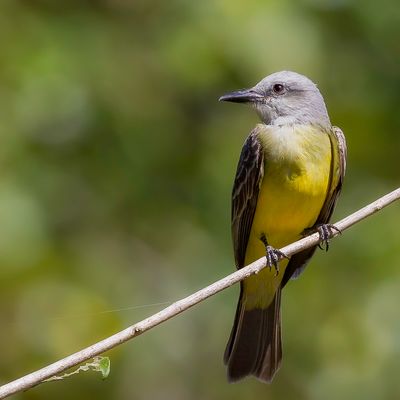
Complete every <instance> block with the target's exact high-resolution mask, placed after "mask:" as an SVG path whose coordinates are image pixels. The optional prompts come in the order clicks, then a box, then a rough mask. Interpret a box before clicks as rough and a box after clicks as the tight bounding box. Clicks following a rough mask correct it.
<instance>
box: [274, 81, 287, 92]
mask: <svg viewBox="0 0 400 400" xmlns="http://www.w3.org/2000/svg"><path fill="white" fill-rule="evenodd" d="M272 90H273V91H274V93H275V94H282V93H283V92H284V91H285V86H283V85H282V84H281V83H275V85H274V86H272Z"/></svg>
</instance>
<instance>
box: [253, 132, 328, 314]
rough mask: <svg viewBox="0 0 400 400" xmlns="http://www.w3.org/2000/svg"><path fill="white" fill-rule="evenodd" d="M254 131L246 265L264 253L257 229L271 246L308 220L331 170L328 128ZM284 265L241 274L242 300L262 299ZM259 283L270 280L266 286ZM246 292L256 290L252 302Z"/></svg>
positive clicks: (281, 243) (281, 242) (311, 219)
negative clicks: (255, 181)
mask: <svg viewBox="0 0 400 400" xmlns="http://www.w3.org/2000/svg"><path fill="white" fill-rule="evenodd" d="M259 131H260V133H259V139H260V141H261V143H262V145H263V148H264V158H265V165H264V178H263V181H262V183H261V187H260V192H259V197H258V202H257V208H256V212H255V216H254V220H253V224H252V229H251V233H250V237H249V242H248V246H247V250H246V265H247V264H249V263H251V262H253V261H254V260H256V259H258V258H260V257H262V256H264V255H265V247H264V245H263V243H262V242H261V241H260V236H261V235H262V234H265V236H266V238H267V240H268V243H269V244H270V245H271V246H273V247H275V248H281V247H283V246H285V245H287V244H289V243H291V242H293V241H295V240H297V239H299V238H300V237H301V233H302V232H303V231H304V229H306V228H309V227H311V226H313V225H314V223H315V221H316V219H317V217H318V215H319V213H320V211H321V208H322V206H323V204H324V201H325V198H326V195H327V191H328V190H329V179H330V170H331V158H332V149H331V142H330V139H329V135H328V133H327V132H325V131H322V130H320V128H317V127H314V126H292V127H272V126H263V127H262V128H261V129H260V130H259ZM286 265H287V261H285V262H281V264H280V270H281V272H280V274H279V275H278V276H277V277H275V271H271V272H269V270H268V269H265V270H263V271H262V272H261V274H259V275H258V276H256V277H254V278H250V279H247V280H246V281H245V287H246V289H247V290H246V292H247V294H248V296H247V297H248V301H249V302H250V303H254V301H256V302H262V304H268V303H269V301H271V300H272V298H271V296H273V294H274V293H275V290H276V288H277V286H278V285H279V283H280V280H281V279H282V276H283V272H284V269H285V267H286ZM260 275H261V276H260ZM265 285H267V286H271V287H270V288H269V290H266V289H268V288H266V287H265ZM261 286H262V287H261ZM261 291H262V292H264V294H263V296H262V297H260V292H261ZM252 292H254V294H255V295H256V296H255V297H254V301H253V302H252V301H251V293H252ZM253 306H254V304H252V305H251V307H253Z"/></svg>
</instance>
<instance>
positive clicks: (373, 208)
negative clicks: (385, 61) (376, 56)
mask: <svg viewBox="0 0 400 400" xmlns="http://www.w3.org/2000/svg"><path fill="white" fill-rule="evenodd" d="M399 199H400V188H398V189H396V190H394V191H393V192H391V193H388V194H387V195H385V196H383V197H381V198H379V199H378V200H376V201H374V202H373V203H371V204H369V205H367V206H365V207H364V208H362V209H360V210H359V211H356V212H355V213H353V214H351V215H349V216H348V217H346V218H344V219H342V220H341V221H339V222H337V223H335V224H334V225H335V226H336V227H337V228H338V230H339V231H340V232H343V231H344V230H346V229H347V228H349V227H350V226H352V225H354V224H356V223H357V222H359V221H361V220H363V219H364V218H367V217H369V216H370V215H372V214H375V213H376V212H377V211H379V210H381V209H382V208H384V207H386V206H388V205H389V204H391V203H393V202H394V201H396V200H399ZM338 234H339V232H334V236H337V235H338ZM319 242H320V237H319V234H318V233H314V234H312V235H309V236H307V237H305V238H303V239H300V240H298V241H297V242H294V243H292V244H289V245H288V246H285V247H283V248H282V249H280V250H281V251H282V252H283V253H284V254H286V255H287V256H292V255H293V254H295V253H298V252H299V251H301V250H304V249H307V248H309V247H312V246H315V245H316V244H318V243H319ZM264 267H265V257H262V258H260V259H259V260H257V261H254V262H253V263H251V264H250V265H248V266H246V267H244V268H242V269H240V270H238V271H236V272H234V273H232V274H230V275H228V276H226V277H225V278H222V279H220V280H219V281H217V282H215V283H213V284H211V285H209V286H207V287H205V288H203V289H201V290H199V291H197V292H196V293H193V294H191V295H190V296H188V297H185V298H184V299H182V300H178V301H177V302H175V303H173V304H171V305H170V306H169V307H166V308H164V309H163V310H161V311H160V312H158V313H156V314H154V315H152V316H150V317H148V318H146V319H144V320H142V321H140V322H138V323H136V324H135V325H132V326H130V327H129V328H126V329H124V330H123V331H120V332H118V333H116V334H114V335H112V336H110V337H108V338H106V339H104V340H102V341H100V342H97V343H95V344H93V345H91V346H89V347H87V348H85V349H83V350H81V351H78V352H77V353H74V354H71V355H70V356H68V357H65V358H63V359H62V360H59V361H57V362H55V363H53V364H50V365H48V366H47V367H44V368H42V369H39V370H37V371H35V372H32V373H30V374H28V375H25V376H23V377H22V378H19V379H17V380H15V381H12V382H10V383H7V384H5V385H3V386H1V387H0V399H3V398H5V397H8V396H10V395H12V394H15V393H18V392H21V391H24V390H27V389H29V388H31V387H33V386H36V385H38V384H39V383H41V382H43V381H44V380H46V379H49V378H51V377H52V376H54V375H57V374H60V373H61V372H64V371H65V370H67V369H69V368H71V367H74V366H76V365H78V364H81V363H83V362H84V361H87V360H89V359H91V358H93V357H96V356H98V355H100V354H102V353H104V352H106V351H107V350H110V349H112V348H114V347H116V346H118V345H120V344H122V343H124V342H126V341H128V340H130V339H133V338H134V337H136V336H139V335H140V334H142V333H144V332H146V331H148V330H150V329H151V328H154V327H155V326H157V325H159V324H161V323H163V322H165V321H167V320H168V319H170V318H172V317H175V316H176V315H178V314H180V313H181V312H183V311H185V310H187V309H188V308H190V307H192V306H194V305H196V304H198V303H200V302H201V301H203V300H205V299H207V298H209V297H210V296H213V295H214V294H216V293H218V292H220V291H222V290H224V289H226V288H228V287H230V286H232V285H233V284H235V283H237V282H239V281H241V280H243V279H245V278H247V277H248V276H250V275H253V274H256V273H258V272H259V271H260V270H262V269H263V268H264Z"/></svg>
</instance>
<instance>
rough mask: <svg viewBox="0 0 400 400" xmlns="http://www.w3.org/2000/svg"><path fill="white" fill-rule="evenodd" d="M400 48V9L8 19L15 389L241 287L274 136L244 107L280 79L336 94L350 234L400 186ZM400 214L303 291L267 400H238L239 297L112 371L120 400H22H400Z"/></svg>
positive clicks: (254, 7) (158, 336)
mask: <svg viewBox="0 0 400 400" xmlns="http://www.w3.org/2000/svg"><path fill="white" fill-rule="evenodd" d="M399 36H400V7H399V5H398V2H397V1H395V0H393V1H390V0H383V1H355V0H354V1H350V0H337V1H334V0H330V1H323V0H301V1H294V0H293V1H289V0H283V1H278V0H275V1H265V0H263V1H261V0H259V1H257V0H247V1H233V0H219V1H211V0H202V1H189V0H187V1H184V0H170V1H163V0H158V1H146V0H141V1H134V0H131V1H129V0H103V1H89V0H86V1H72V0H63V1H61V0H60V1H50V0H48V1H45V0H35V1H28V0H26V1H18V0H3V1H2V2H1V4H0V37H1V39H0V41H1V42H0V51H1V52H0V326H1V329H0V343H1V344H0V381H1V382H6V381H9V380H11V379H14V378H17V377H19V376H21V375H23V374H25V373H27V372H30V371H32V370H35V369H37V368H39V367H42V366H44V365H46V364H48V363H50V362H52V361H55V360H56V359H58V358H60V357H63V356H65V355H68V354H70V353H72V352H75V351H77V350H79V349H81V348H82V347H84V346H87V345H89V344H91V343H93V342H94V341H97V340H99V339H102V338H104V337H106V336H107V335H109V334H112V333H114V332H116V331H117V330H119V329H122V328H124V327H126V326H128V325H129V324H131V323H133V322H136V321H138V320H140V319H142V318H144V317H146V316H148V315H150V314H152V313H153V312H155V311H157V310H159V309H160V308H161V307H162V306H161V305H155V306H151V304H154V303H162V302H170V301H173V300H175V299H178V298H181V297H183V296H185V295H187V294H190V293H191V292H192V291H194V290H196V289H199V288H201V287H203V286H205V285H206V284H208V283H211V282H212V281H214V280H216V279H218V278H220V277H222V276H224V275H226V274H228V273H230V272H231V271H233V268H234V266H233V256H232V249H231V241H230V191H231V185H232V180H233V176H234V172H235V168H236V163H237V159H238V156H239V152H240V147H241V145H242V143H243V141H244V138H245V136H246V135H247V133H248V132H249V131H250V129H251V128H252V127H253V126H254V124H255V123H256V121H257V117H256V115H255V113H253V112H251V110H249V109H247V108H246V107H240V106H238V105H234V104H221V103H218V102H217V98H218V97H219V96H220V95H221V94H223V93H225V92H227V91H230V90H234V89H238V88H243V87H248V86H251V85H253V84H255V83H256V82H257V81H258V80H260V79H261V78H262V77H264V76H265V75H268V74H269V73H272V72H274V71H277V70H281V69H291V70H295V71H297V72H300V73H303V74H305V75H307V76H309V77H310V78H312V79H313V80H314V81H316V82H317V83H318V85H319V87H320V89H321V91H322V93H323V94H324V97H325V99H326V103H327V105H328V109H329V112H330V116H331V119H332V122H333V123H334V124H337V125H339V126H340V127H341V128H342V129H343V130H344V132H345V134H346V136H347V141H348V149H349V158H348V173H347V176H346V182H345V186H344V190H343V194H342V197H341V200H340V202H339V205H338V208H337V210H336V213H335V216H334V219H337V218H340V217H343V216H345V215H346V214H348V213H350V212H352V211H354V210H356V209H358V208H359V207H361V206H363V205H365V204H366V203H368V202H369V201H372V200H374V199H375V198H377V197H379V196H381V195H383V194H384V193H385V192H387V191H389V190H391V189H392V188H395V187H396V186H398V185H399V149H400V112H399V106H400V67H399V65H400V45H399ZM399 212H400V208H399V206H398V205H394V206H391V207H390V208H388V209H386V210H384V211H383V212H381V213H380V214H378V215H376V216H373V217H371V218H370V219H368V220H366V221H365V222H362V223H360V224H358V225H357V226H355V227H354V228H352V229H351V230H349V231H347V232H346V233H345V234H344V235H343V236H342V237H340V238H338V239H337V240H335V241H334V243H332V246H331V250H330V251H329V253H328V254H324V253H323V252H321V251H319V252H318V254H317V255H316V256H315V257H314V259H313V261H312V262H311V264H310V265H309V267H308V268H307V270H306V272H305V273H304V275H303V276H302V277H301V279H299V280H297V281H296V282H292V283H290V284H289V285H288V286H287V288H286V289H285V291H284V295H283V305H282V313H283V344H284V357H283V365H282V368H281V370H280V371H279V373H278V375H277V377H276V379H275V380H274V382H273V384H272V385H270V386H268V385H263V384H261V383H259V382H257V381H255V380H253V379H248V380H245V381H243V382H241V383H238V384H235V385H228V384H227V382H226V379H225V370H224V367H223V365H222V354H223V351H224V347H225V343H226V340H227V338H228V335H229V332H230V328H231V323H232V320H233V314H234V309H235V306H236V301H237V294H238V293H237V292H238V288H237V287H235V288H233V289H229V290H227V291H225V292H223V293H221V294H219V295H218V296H215V297H213V298H212V299H210V300H208V301H207V302H206V303H204V304H201V305H199V306H197V307H196V308H194V309H192V310H190V311H188V312H186V313H185V314H184V315H182V316H180V317H178V318H175V319H174V320H172V321H169V322H167V323H165V324H163V325H162V326H160V327H158V328H156V329H154V330H153V331H151V332H149V333H148V334H146V335H143V336H141V337H140V338H138V339H135V340H134V341H132V342H130V343H128V344H125V345H123V346H121V347H119V348H118V349H117V350H114V351H112V352H110V353H109V354H108V355H109V356H110V357H111V363H112V366H111V375H110V377H109V378H108V379H107V380H106V381H101V379H100V377H99V376H97V375H96V374H89V373H87V374H83V375H79V376H74V377H72V378H70V379H69V380H67V381H64V382H56V383H48V384H45V385H43V386H40V387H37V388H35V389H32V390H30V391H28V392H26V393H25V394H21V395H19V396H16V398H20V399H44V400H46V399H87V398H96V399H155V400H158V399H160V400H161V399H162V400H164V399H165V400H169V399H171V400H172V399H173V400H180V399H210V400H213V399H229V400H236V399H274V400H280V399H282V400H286V399H296V400H297V399H300V400H321V399H323V400H325V399H327V400H331V399H332V400H336V399H351V400H357V399H362V400H368V399H378V400H379V399H396V398H399V397H400V379H399V378H398V377H399V374H400V358H399V356H400V311H399V304H400V252H399V248H400V239H399V222H400V216H399V215H400V214H399ZM142 306H146V307H142ZM122 308H130V309H129V310H121V311H113V312H107V313H104V311H110V310H116V309H122Z"/></svg>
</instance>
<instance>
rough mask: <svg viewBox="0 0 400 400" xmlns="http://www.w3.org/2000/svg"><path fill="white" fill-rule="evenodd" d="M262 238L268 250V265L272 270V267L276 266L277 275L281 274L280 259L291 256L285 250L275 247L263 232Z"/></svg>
mask: <svg viewBox="0 0 400 400" xmlns="http://www.w3.org/2000/svg"><path fill="white" fill-rule="evenodd" d="M260 240H261V241H262V242H263V243H264V246H265V251H266V255H265V257H266V259H267V267H268V268H269V270H270V271H271V269H272V267H274V268H275V276H278V274H279V261H280V260H281V259H282V258H289V257H288V256H287V255H286V254H285V253H284V252H283V251H280V250H277V249H275V248H274V247H272V246H270V245H269V244H268V242H267V238H266V237H265V235H264V234H263V235H262V236H261V238H260Z"/></svg>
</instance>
